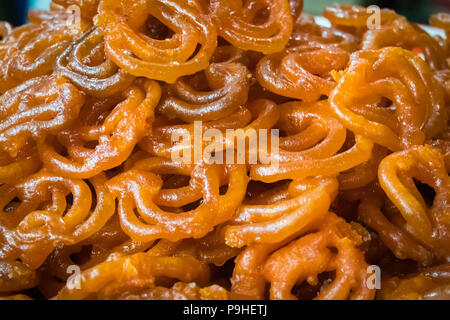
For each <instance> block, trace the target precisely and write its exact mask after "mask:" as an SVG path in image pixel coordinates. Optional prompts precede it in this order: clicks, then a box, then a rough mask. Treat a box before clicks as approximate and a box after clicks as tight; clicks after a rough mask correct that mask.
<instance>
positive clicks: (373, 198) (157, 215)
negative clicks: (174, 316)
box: [0, 0, 450, 300]
mask: <svg viewBox="0 0 450 320" xmlns="http://www.w3.org/2000/svg"><path fill="white" fill-rule="evenodd" d="M74 6H78V7H79V9H80V10H73V8H74ZM302 8H303V1H302V0H290V1H289V0H273V1H272V0H242V1H234V0H190V1H184V0H85V1H79V0H53V2H52V4H51V8H50V10H49V11H32V12H30V13H29V21H30V23H29V24H27V25H24V26H21V27H17V28H12V26H11V25H10V24H8V23H7V22H1V23H0V36H1V41H0V204H1V205H0V299H30V298H31V299H42V298H56V299H205V300H206V299H267V298H270V299H450V278H449V268H450V178H449V175H448V173H449V170H450V131H449V115H448V112H449V110H450V66H449V63H450V16H449V15H445V14H438V15H435V16H433V17H431V19H430V25H431V26H434V27H437V28H441V29H444V31H445V32H446V34H447V37H446V39H444V38H442V37H433V36H431V35H429V34H428V33H426V32H425V31H424V30H423V29H421V28H420V26H418V25H416V24H414V23H411V22H409V21H407V20H406V18H404V17H402V16H400V15H398V14H396V13H395V12H393V11H389V10H382V11H381V12H380V25H379V26H378V27H377V28H369V27H368V24H367V21H368V19H369V18H370V14H368V12H367V10H366V9H365V8H362V7H348V6H340V5H335V6H333V7H329V8H326V9H325V10H324V13H323V15H324V17H325V18H327V19H328V20H329V21H330V23H331V26H330V27H324V26H322V25H319V24H317V23H316V22H315V20H314V18H313V17H311V16H309V15H307V14H304V13H302ZM74 12H75V13H74ZM77 12H79V13H80V15H78V16H77V15H76V13H77ZM196 121H202V122H203V129H204V130H206V129H215V130H216V132H222V133H225V132H226V130H227V129H241V134H243V135H244V134H246V133H249V132H251V131H252V130H262V129H264V130H270V129H278V130H280V139H279V150H278V152H275V150H273V149H269V150H267V151H268V157H269V158H270V159H276V161H277V162H278V163H279V166H277V167H274V166H272V165H270V164H267V163H265V162H264V161H261V159H258V160H259V161H257V162H256V163H252V162H250V161H248V160H249V159H250V150H249V148H245V147H244V148H245V150H244V156H245V159H247V161H246V163H245V164H231V163H227V164H210V163H208V162H205V161H203V162H194V163H193V164H190V163H180V162H174V161H173V159H172V158H171V155H172V153H173V152H174V151H177V150H179V148H180V146H179V145H177V144H176V143H173V142H172V137H173V135H174V134H176V135H181V134H187V133H188V134H190V135H191V136H193V134H194V132H195V122H196ZM216 142H218V144H216V146H215V149H214V150H213V152H214V153H215V154H218V153H223V152H225V150H227V149H229V148H230V147H232V146H233V142H234V141H232V140H230V139H228V138H222V140H219V141H216ZM196 144H197V141H194V139H192V140H189V141H188V144H187V146H184V147H187V149H186V148H185V149H184V150H191V151H193V150H195V146H196ZM206 147H207V146H206V145H204V144H202V142H200V148H202V149H201V150H203V149H204V148H206ZM257 147H258V148H260V146H259V145H258V146H257ZM371 265H376V266H379V267H380V270H381V272H382V280H383V282H382V284H381V289H380V290H375V288H374V286H371V285H370V284H371V282H373V281H372V280H373V279H372V277H371V275H372V273H371V272H370V270H371V269H370V268H369V266H371ZM76 270H78V271H79V272H81V276H80V277H76V278H75V281H76V282H75V283H74V277H73V275H74V271H76ZM74 284H75V285H74ZM28 289H33V290H32V291H30V290H28ZM30 292H33V293H32V294H29V295H30V296H27V295H26V294H27V293H30Z"/></svg>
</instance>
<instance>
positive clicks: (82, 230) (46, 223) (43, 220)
mask: <svg viewBox="0 0 450 320" xmlns="http://www.w3.org/2000/svg"><path fill="white" fill-rule="evenodd" d="M105 182H106V178H105V176H104V175H103V174H102V175H99V176H97V177H95V178H93V179H91V183H92V185H93V186H94V189H95V195H96V206H95V208H94V209H93V211H92V212H91V206H92V192H91V190H90V188H89V186H88V185H87V184H86V183H85V182H83V181H82V180H71V179H67V178H62V177H59V176H56V175H54V174H52V173H50V172H48V171H46V170H43V171H40V172H39V173H37V174H35V175H32V176H30V177H28V178H26V179H25V180H24V181H22V182H20V183H19V184H18V185H15V186H12V185H3V186H2V187H1V194H2V195H3V196H2V198H1V201H0V202H1V203H0V207H1V208H2V214H1V216H0V227H1V230H2V232H1V242H0V243H1V252H2V255H6V258H7V259H8V260H14V259H20V260H21V261H23V262H24V263H25V264H26V265H27V266H29V267H30V268H32V269H36V268H37V267H39V266H40V265H42V263H43V262H44V260H45V259H46V257H47V256H48V255H49V254H50V253H51V252H52V251H53V249H54V248H55V247H56V245H58V244H60V243H65V244H73V243H77V242H80V241H81V240H84V239H86V238H88V237H89V236H91V235H93V234H94V233H95V232H97V231H98V230H100V229H101V228H102V227H103V225H105V224H106V222H107V221H108V220H109V218H110V217H111V216H112V215H113V214H114V210H115V204H114V198H113V197H112V195H111V194H110V193H109V192H108V190H107V189H105V186H104V183H105ZM69 195H70V196H71V199H72V201H71V203H68V200H67V197H68V196H69ZM15 199H18V201H15Z"/></svg>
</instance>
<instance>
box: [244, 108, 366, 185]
mask: <svg viewBox="0 0 450 320" xmlns="http://www.w3.org/2000/svg"><path fill="white" fill-rule="evenodd" d="M280 109H281V110H282V112H281V118H280V121H279V123H278V124H277V125H276V127H279V128H282V130H283V131H284V132H285V133H286V134H287V136H286V137H282V138H280V148H279V150H278V151H277V152H273V153H271V154H270V155H269V159H270V161H269V162H270V164H257V165H252V167H251V171H250V177H251V178H252V179H254V180H257V181H262V182H265V183H272V182H276V181H281V180H285V179H294V180H302V179H304V178H307V177H314V176H323V175H330V176H333V175H337V174H339V173H341V172H344V171H347V170H350V169H352V168H354V167H356V166H358V165H360V164H362V163H364V162H366V161H368V160H369V159H370V157H371V154H372V149H373V143H372V142H371V141H370V140H368V139H366V138H364V137H361V136H356V137H355V141H354V143H353V146H351V147H350V148H348V149H347V150H343V149H342V147H343V146H344V143H345V141H346V136H347V133H346V130H345V128H344V127H343V126H342V124H341V123H340V122H339V121H337V119H335V118H334V117H332V116H330V108H329V104H328V101H327V100H323V101H319V102H315V103H312V104H308V103H301V102H290V103H287V104H284V105H281V106H280Z"/></svg>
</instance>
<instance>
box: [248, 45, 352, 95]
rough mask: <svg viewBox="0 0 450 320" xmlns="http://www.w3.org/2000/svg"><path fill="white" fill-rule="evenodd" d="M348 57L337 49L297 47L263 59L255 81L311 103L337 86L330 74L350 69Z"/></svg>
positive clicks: (270, 88) (273, 90)
mask: <svg viewBox="0 0 450 320" xmlns="http://www.w3.org/2000/svg"><path fill="white" fill-rule="evenodd" d="M348 61H349V54H348V52H347V51H345V50H343V49H340V48H336V47H332V46H330V47H311V46H307V47H306V46H304V47H294V48H289V49H287V50H286V51H284V52H281V53H275V54H272V55H269V56H266V57H264V58H262V59H261V61H260V62H259V63H258V66H257V69H256V75H255V76H256V79H257V80H258V82H259V83H260V84H261V85H262V86H263V87H264V88H266V89H268V90H270V91H272V92H274V93H277V94H279V95H282V96H285V97H289V98H294V99H298V100H303V101H306V102H312V101H316V100H318V99H319V98H320V97H321V96H328V95H329V94H330V92H331V90H332V89H333V87H334V86H335V84H336V83H335V82H334V80H333V79H332V77H331V76H330V72H331V71H340V70H343V69H345V68H346V67H347V63H348Z"/></svg>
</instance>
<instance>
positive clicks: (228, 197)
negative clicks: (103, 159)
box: [132, 157, 248, 225]
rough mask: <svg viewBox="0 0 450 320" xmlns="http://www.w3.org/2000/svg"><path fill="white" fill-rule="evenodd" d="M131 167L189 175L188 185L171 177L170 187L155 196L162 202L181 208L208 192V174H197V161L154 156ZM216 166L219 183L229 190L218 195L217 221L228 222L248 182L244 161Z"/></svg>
mask: <svg viewBox="0 0 450 320" xmlns="http://www.w3.org/2000/svg"><path fill="white" fill-rule="evenodd" d="M132 169H135V170H141V171H148V172H152V173H154V174H159V175H174V176H172V178H176V177H181V176H184V177H190V179H189V182H188V185H187V186H184V183H183V182H182V184H180V185H179V182H175V179H172V184H170V182H171V181H168V180H166V181H165V185H166V186H167V187H165V188H164V189H162V190H160V192H159V194H158V195H157V196H155V197H153V199H154V200H153V201H154V202H155V204H157V205H159V206H162V207H166V208H181V207H184V206H187V205H189V204H192V203H195V202H196V201H199V200H201V199H202V198H203V197H204V196H205V194H204V191H203V190H202V185H204V183H205V182H204V180H205V177H204V176H201V175H200V176H197V175H196V174H197V173H198V172H197V170H196V166H195V165H185V164H179V163H176V162H172V161H170V160H169V159H164V158H154V157H152V158H147V159H143V160H141V161H138V162H136V164H135V165H134V166H133V167H132ZM216 169H217V170H214V171H213V172H217V173H218V174H219V176H218V178H219V185H220V186H221V187H223V186H227V192H226V193H225V194H224V195H221V196H220V197H219V208H218V211H217V212H216V219H215V220H214V225H217V224H220V223H223V222H226V221H227V220H229V219H230V218H231V216H232V214H233V213H234V211H235V210H236V208H237V207H238V206H239V204H240V203H241V202H242V200H243V198H244V196H245V190H246V187H247V183H248V177H247V174H246V168H245V166H244V165H226V166H223V165H218V166H217V167H216Z"/></svg>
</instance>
